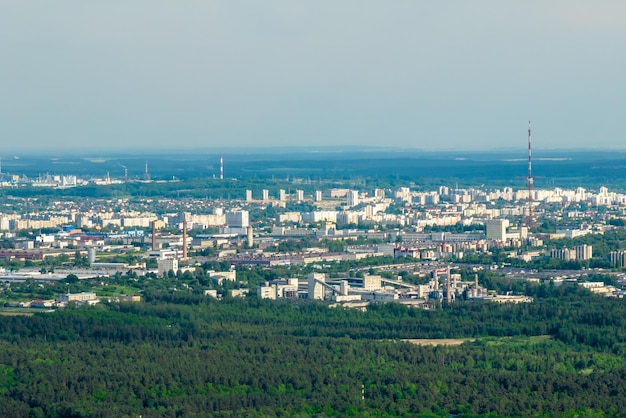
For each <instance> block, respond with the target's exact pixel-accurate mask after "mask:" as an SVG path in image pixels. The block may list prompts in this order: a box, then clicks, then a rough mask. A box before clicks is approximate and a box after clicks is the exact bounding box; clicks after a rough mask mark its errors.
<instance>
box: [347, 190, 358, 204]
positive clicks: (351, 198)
mask: <svg viewBox="0 0 626 418" xmlns="http://www.w3.org/2000/svg"><path fill="white" fill-rule="evenodd" d="M347 203H348V207H353V206H356V205H358V204H359V191H358V190H350V191H348V195H347Z"/></svg>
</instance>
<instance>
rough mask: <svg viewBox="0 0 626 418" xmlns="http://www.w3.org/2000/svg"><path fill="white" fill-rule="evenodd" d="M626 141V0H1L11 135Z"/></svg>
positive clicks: (200, 143)
mask: <svg viewBox="0 0 626 418" xmlns="http://www.w3.org/2000/svg"><path fill="white" fill-rule="evenodd" d="M529 119H531V120H532V122H533V141H534V142H533V144H534V146H535V147H536V148H566V149H573V148H620V149H626V134H625V133H626V1H623V0H615V1H609V0H594V1H592V0H589V1H578V0H550V1H545V0H524V1H502V0H486V1H481V0H472V1H469V0H465V1H453V0H446V1H431V0H428V1H421V0H392V1H385V0H377V1H370V0H340V1H337V0H262V1H257V0H248V1H240V0H223V1H211V0H202V1H194V0H185V1H173V0H168V1H160V0H124V1H116V0H107V1H100V2H96V1H78V0H76V1H67V0H55V1H15V0H0V154H2V153H4V151H2V149H27V148H30V149H36V150H45V149H48V148H51V149H56V150H65V149H68V150H74V151H77V150H78V151H83V150H84V151H85V152H89V151H90V150H93V149H102V148H111V149H119V150H126V149H130V148H135V149H137V148H142V147H153V148H154V149H162V148H173V147H185V148H206V149H210V150H218V149H219V148H220V147H226V146H227V147H242V148H244V149H245V148H246V147H251V146H255V147H259V146H284V145H289V146H297V145H308V146H335V145H342V146H351V145H365V146H377V145H381V146H398V147H411V148H418V149H426V150H431V149H432V150H447V149H462V150H493V149H501V148H508V149H511V148H524V147H525V145H526V142H525V141H526V129H527V124H528V120H529Z"/></svg>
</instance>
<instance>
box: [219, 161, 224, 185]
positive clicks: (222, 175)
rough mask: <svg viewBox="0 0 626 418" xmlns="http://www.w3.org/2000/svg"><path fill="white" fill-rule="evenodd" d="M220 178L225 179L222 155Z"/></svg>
mask: <svg viewBox="0 0 626 418" xmlns="http://www.w3.org/2000/svg"><path fill="white" fill-rule="evenodd" d="M220 180H224V156H222V155H220Z"/></svg>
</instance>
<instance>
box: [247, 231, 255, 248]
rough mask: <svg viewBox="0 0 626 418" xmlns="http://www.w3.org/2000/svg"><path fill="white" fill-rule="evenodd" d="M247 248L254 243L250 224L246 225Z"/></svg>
mask: <svg viewBox="0 0 626 418" xmlns="http://www.w3.org/2000/svg"><path fill="white" fill-rule="evenodd" d="M247 232H248V236H247V238H248V243H247V244H248V248H252V246H253V245H254V232H253V230H252V227H251V226H248V231H247Z"/></svg>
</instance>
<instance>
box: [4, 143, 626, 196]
mask: <svg viewBox="0 0 626 418" xmlns="http://www.w3.org/2000/svg"><path fill="white" fill-rule="evenodd" d="M273 151H275V152H273ZM273 151H272V150H267V151H266V152H255V153H247V152H243V151H241V150H240V151H239V152H234V151H232V150H231V152H229V153H224V154H223V157H224V171H225V177H226V178H236V179H254V178H275V179H286V178H294V177H296V178H301V179H305V180H307V179H308V180H320V179H324V180H328V179H333V178H338V179H341V180H349V179H358V178H391V179H396V180H403V181H412V182H415V183H416V184H417V185H419V183H420V181H423V180H427V179H429V180H432V179H441V180H442V181H444V182H459V184H460V185H477V186H478V185H481V184H486V185H510V186H513V187H524V184H525V183H526V176H527V167H528V166H527V159H526V158H525V153H524V151H519V152H512V151H509V152H503V151H499V152H467V151H459V152H420V151H415V150H389V149H380V150H376V149H366V150H349V149H343V148H339V149H334V150H332V149H325V150H321V151H319V152H316V151H312V150H310V149H308V148H303V149H302V150H300V151H298V150H297V149H294V148H289V149H284V150H282V149H275V150H273ZM219 156H220V154H216V153H178V154H176V153H173V154H172V153H154V154H131V153H127V154H124V153H109V154H106V153H105V154H96V155H94V154H87V153H86V154H84V155H81V154H80V153H76V154H70V155H63V154H52V155H35V154H32V155H29V154H24V155H17V156H14V157H6V156H4V157H3V159H2V172H3V173H8V174H17V175H20V176H27V177H30V178H36V177H38V176H40V175H43V174H52V175H76V176H81V177H85V176H93V177H104V176H105V175H106V174H107V173H108V174H109V175H110V176H111V177H112V178H122V177H123V176H124V167H127V168H128V176H129V179H130V180H133V179H142V178H143V174H144V170H145V164H146V163H148V166H149V171H150V175H151V178H152V179H153V180H171V179H172V178H174V177H175V178H177V179H183V180H184V179H199V178H213V177H214V176H215V177H218V176H219ZM533 174H534V176H535V186H536V187H549V188H552V187H568V186H573V185H576V186H578V185H583V186H587V187H593V186H598V185H606V186H608V187H612V188H615V187H618V188H622V187H623V186H624V183H626V152H621V151H582V150H581V151H536V152H535V155H534V156H533Z"/></svg>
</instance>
